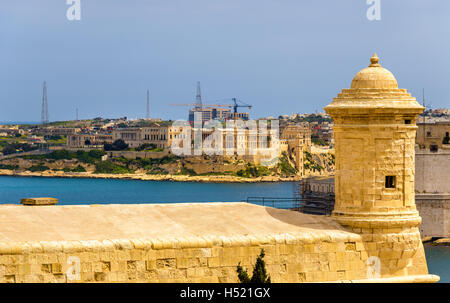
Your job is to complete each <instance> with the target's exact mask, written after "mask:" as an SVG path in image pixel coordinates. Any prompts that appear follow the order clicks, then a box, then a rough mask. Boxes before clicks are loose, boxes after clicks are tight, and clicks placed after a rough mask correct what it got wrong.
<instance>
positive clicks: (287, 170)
mask: <svg viewBox="0 0 450 303" xmlns="http://www.w3.org/2000/svg"><path fill="white" fill-rule="evenodd" d="M278 167H279V168H280V170H281V173H282V174H283V175H295V174H296V173H297V169H296V168H295V167H292V165H291V164H290V163H289V160H288V155H287V154H286V152H283V154H282V156H281V157H280V159H279V160H278Z"/></svg>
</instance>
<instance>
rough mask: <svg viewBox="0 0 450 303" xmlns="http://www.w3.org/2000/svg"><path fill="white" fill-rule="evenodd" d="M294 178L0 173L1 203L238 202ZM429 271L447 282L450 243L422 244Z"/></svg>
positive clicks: (268, 193)
mask: <svg viewBox="0 0 450 303" xmlns="http://www.w3.org/2000/svg"><path fill="white" fill-rule="evenodd" d="M294 186H296V184H295V183H293V182H279V183H195V182H167V181H163V182H160V181H137V180H117V179H81V178H80V179H73V178H36V177H33V178H27V177H8V176H0V204H18V203H19V202H20V199H22V198H27V197H54V198H58V200H59V204H63V205H69V204H119V203H125V204H130V203H182V202H239V201H241V200H245V199H247V197H255V196H259V197H274V198H276V197H279V198H281V197H283V198H290V197H293V192H294ZM425 253H426V258H427V263H428V267H429V272H430V273H433V274H436V275H439V276H440V277H441V281H440V282H450V246H433V245H425Z"/></svg>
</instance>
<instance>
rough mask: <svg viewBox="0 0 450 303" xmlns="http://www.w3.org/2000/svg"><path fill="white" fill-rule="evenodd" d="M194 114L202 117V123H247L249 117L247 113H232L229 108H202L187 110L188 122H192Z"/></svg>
mask: <svg viewBox="0 0 450 303" xmlns="http://www.w3.org/2000/svg"><path fill="white" fill-rule="evenodd" d="M195 113H200V114H201V117H202V122H206V121H209V120H214V119H216V120H220V121H226V120H244V121H247V120H248V119H249V117H250V115H249V113H247V112H242V113H233V112H231V110H230V109H229V108H219V107H202V108H193V109H190V110H189V122H191V123H192V122H194V117H195Z"/></svg>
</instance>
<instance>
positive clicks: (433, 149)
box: [430, 144, 438, 152]
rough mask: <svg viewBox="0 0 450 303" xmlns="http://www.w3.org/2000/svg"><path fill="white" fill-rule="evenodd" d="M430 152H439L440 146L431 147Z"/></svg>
mask: <svg viewBox="0 0 450 303" xmlns="http://www.w3.org/2000/svg"><path fill="white" fill-rule="evenodd" d="M430 151H431V152H437V151H438V146H437V145H434V144H432V145H430Z"/></svg>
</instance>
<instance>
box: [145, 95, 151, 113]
mask: <svg viewBox="0 0 450 303" xmlns="http://www.w3.org/2000/svg"><path fill="white" fill-rule="evenodd" d="M145 118H147V119H150V92H149V90H148V89H147V113H146V115H145Z"/></svg>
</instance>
